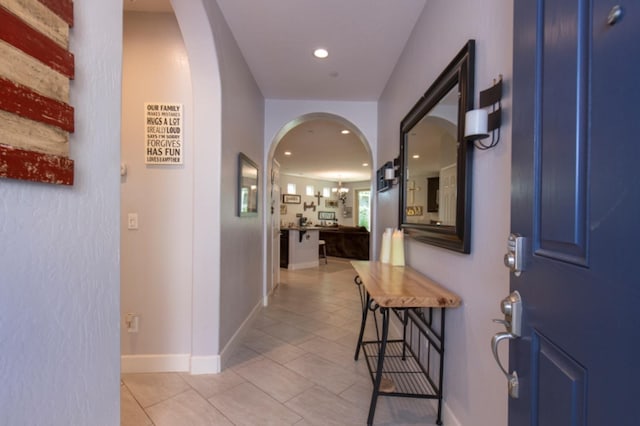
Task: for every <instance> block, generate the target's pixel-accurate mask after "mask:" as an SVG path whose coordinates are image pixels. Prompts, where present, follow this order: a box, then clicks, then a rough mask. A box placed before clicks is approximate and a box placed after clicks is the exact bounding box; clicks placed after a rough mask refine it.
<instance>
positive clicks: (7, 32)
mask: <svg viewBox="0 0 640 426" xmlns="http://www.w3.org/2000/svg"><path fill="white" fill-rule="evenodd" d="M0 22H1V23H2V25H0V39H2V40H4V41H6V42H7V43H9V44H11V45H12V46H14V47H16V48H18V49H20V50H22V51H23V52H24V53H26V54H27V55H30V56H32V57H34V58H36V59H37V60H39V61H40V62H42V63H43V64H45V65H47V66H49V67H51V68H52V69H54V70H56V71H58V72H59V73H61V74H63V75H65V76H67V77H69V78H73V77H74V72H75V69H74V68H75V67H74V59H73V54H72V53H71V52H69V51H67V50H65V49H63V48H62V47H60V46H59V45H58V44H56V42H54V41H53V40H51V39H50V38H49V37H47V36H45V35H44V34H41V33H40V32H38V31H36V30H34V29H33V28H31V27H30V26H29V25H27V24H26V23H24V21H22V20H21V19H20V18H18V17H17V16H15V15H14V14H12V13H11V12H9V11H8V10H7V9H5V8H4V7H2V6H0Z"/></svg>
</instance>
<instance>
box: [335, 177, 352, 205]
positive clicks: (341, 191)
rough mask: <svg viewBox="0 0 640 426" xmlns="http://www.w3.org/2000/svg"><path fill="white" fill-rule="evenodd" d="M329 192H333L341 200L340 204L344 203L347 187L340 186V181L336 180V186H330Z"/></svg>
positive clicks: (347, 191)
mask: <svg viewBox="0 0 640 426" xmlns="http://www.w3.org/2000/svg"><path fill="white" fill-rule="evenodd" d="M331 192H333V193H335V194H336V195H337V196H338V200H340V201H342V204H344V203H346V201H347V194H348V193H349V188H347V187H344V186H342V182H341V181H338V187H337V188H332V189H331Z"/></svg>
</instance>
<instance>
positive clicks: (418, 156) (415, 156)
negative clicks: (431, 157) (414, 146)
mask: <svg viewBox="0 0 640 426" xmlns="http://www.w3.org/2000/svg"><path fill="white" fill-rule="evenodd" d="M411 158H420V155H419V154H413V155H412V156H411Z"/></svg>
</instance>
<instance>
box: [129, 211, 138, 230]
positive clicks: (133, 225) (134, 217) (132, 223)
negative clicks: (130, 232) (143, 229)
mask: <svg viewBox="0 0 640 426" xmlns="http://www.w3.org/2000/svg"><path fill="white" fill-rule="evenodd" d="M127 229H138V213H129V214H128V215H127Z"/></svg>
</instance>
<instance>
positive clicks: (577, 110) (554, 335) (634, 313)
mask: <svg viewBox="0 0 640 426" xmlns="http://www.w3.org/2000/svg"><path fill="white" fill-rule="evenodd" d="M514 6H515V20H514V70H513V75H514V77H513V138H512V139H513V160H512V204H511V223H512V225H511V226H512V232H514V233H518V234H521V235H522V236H524V237H525V238H526V244H525V247H526V248H527V253H526V254H525V260H526V264H525V268H524V269H525V270H524V272H522V274H521V275H520V276H519V277H516V276H515V275H513V274H512V276H511V290H512V291H513V290H517V291H518V292H519V293H520V296H521V298H522V303H523V307H524V314H523V328H522V336H521V337H520V338H518V339H515V340H512V341H511V344H510V360H509V361H510V362H509V364H510V367H509V368H510V370H512V371H513V370H515V371H517V374H518V376H519V382H520V396H519V398H517V399H513V398H510V403H509V425H510V426H520V425H539V426H556V425H562V426H565V425H589V426H608V425H615V426H626V425H628V426H632V425H634V426H637V425H640V389H639V388H638V387H639V386H640V268H639V266H640V248H639V244H640V106H638V105H640V2H638V1H637V0H621V1H619V2H617V3H616V2H613V1H605V0H546V1H544V0H537V1H535V0H515V3H514Z"/></svg>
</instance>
